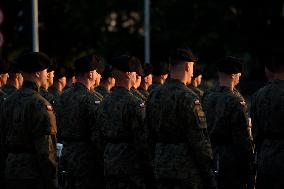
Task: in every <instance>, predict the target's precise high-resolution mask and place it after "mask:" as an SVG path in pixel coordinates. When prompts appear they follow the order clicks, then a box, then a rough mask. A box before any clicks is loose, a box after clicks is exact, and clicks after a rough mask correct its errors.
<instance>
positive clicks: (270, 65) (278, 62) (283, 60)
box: [264, 50, 284, 73]
mask: <svg viewBox="0 0 284 189" xmlns="http://www.w3.org/2000/svg"><path fill="white" fill-rule="evenodd" d="M264 62H265V63H264V65H265V67H266V68H267V69H268V70H269V71H271V72H273V73H277V72H283V71H284V57H283V51H279V50H278V51H276V52H272V54H271V58H270V59H269V60H266V61H264Z"/></svg>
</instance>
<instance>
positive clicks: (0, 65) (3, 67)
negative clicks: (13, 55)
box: [0, 60, 9, 101]
mask: <svg viewBox="0 0 284 189" xmlns="http://www.w3.org/2000/svg"><path fill="white" fill-rule="evenodd" d="M8 72H9V65H8V64H7V63H6V62H4V61H1V60H0V101H1V100H3V98H4V97H5V96H6V95H7V94H6V93H5V92H4V91H3V90H2V89H1V88H2V87H3V86H4V85H5V84H6V82H7V79H8V77H9V74H8Z"/></svg>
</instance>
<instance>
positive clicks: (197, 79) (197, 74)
mask: <svg viewBox="0 0 284 189" xmlns="http://www.w3.org/2000/svg"><path fill="white" fill-rule="evenodd" d="M201 82H202V69H201V66H200V65H199V64H197V65H194V69H193V77H192V79H191V83H190V84H189V85H188V88H190V89H191V90H192V91H193V92H195V93H196V94H197V95H198V96H199V98H200V99H201V98H202V96H203V93H204V92H203V91H202V90H201V89H200V88H199V86H200V85H201Z"/></svg>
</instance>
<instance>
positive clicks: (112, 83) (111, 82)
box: [110, 77, 115, 88]
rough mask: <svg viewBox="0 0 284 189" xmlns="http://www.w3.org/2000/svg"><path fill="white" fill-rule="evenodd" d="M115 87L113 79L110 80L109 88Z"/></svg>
mask: <svg viewBox="0 0 284 189" xmlns="http://www.w3.org/2000/svg"><path fill="white" fill-rule="evenodd" d="M114 86H115V79H114V77H111V78H110V88H113V87H114Z"/></svg>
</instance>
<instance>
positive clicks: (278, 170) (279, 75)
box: [251, 53, 284, 189]
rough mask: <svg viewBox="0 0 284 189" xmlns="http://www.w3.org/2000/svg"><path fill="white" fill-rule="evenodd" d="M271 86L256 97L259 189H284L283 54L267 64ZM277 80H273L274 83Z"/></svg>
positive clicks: (253, 112)
mask: <svg viewBox="0 0 284 189" xmlns="http://www.w3.org/2000/svg"><path fill="white" fill-rule="evenodd" d="M265 66H266V70H267V71H269V72H270V75H271V76H272V77H270V78H268V79H270V82H269V83H268V84H267V85H266V86H265V87H263V88H262V89H260V90H259V91H257V92H256V93H255V95H254V97H253V101H252V107H251V117H252V124H253V127H252V129H253V136H254V139H255V145H256V152H257V180H256V188H257V189H266V188H273V189H280V188H284V179H283V178H284V163H283V159H284V127H283V126H284V119H283V115H284V63H283V53H279V54H276V55H274V57H273V59H272V61H271V62H266V65H265ZM271 78H273V79H271Z"/></svg>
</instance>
